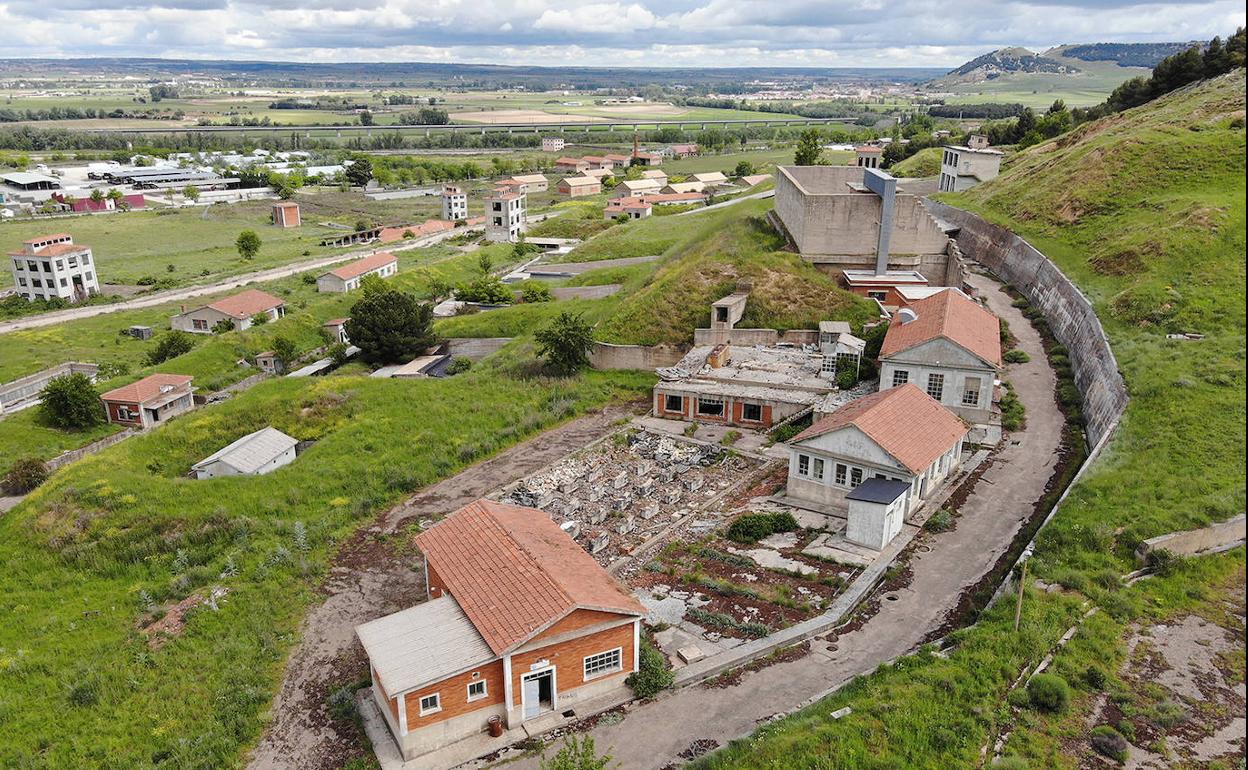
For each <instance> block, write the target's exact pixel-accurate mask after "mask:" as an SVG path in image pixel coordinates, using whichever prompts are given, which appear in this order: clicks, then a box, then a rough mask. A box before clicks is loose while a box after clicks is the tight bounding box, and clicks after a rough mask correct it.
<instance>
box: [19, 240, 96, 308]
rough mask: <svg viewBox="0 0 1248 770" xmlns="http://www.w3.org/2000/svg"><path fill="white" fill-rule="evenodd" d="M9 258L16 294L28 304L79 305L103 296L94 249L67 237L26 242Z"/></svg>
mask: <svg viewBox="0 0 1248 770" xmlns="http://www.w3.org/2000/svg"><path fill="white" fill-rule="evenodd" d="M9 258H10V259H11V260H12V262H11V266H10V269H11V270H12V272H13V283H14V284H15V286H16V288H17V293H18V294H20V295H21V296H23V297H25V298H26V299H28V300H32V301H33V300H36V299H53V298H57V299H62V300H65V301H67V302H79V301H81V300H84V299H86V298H87V297H89V296H91V295H92V294H99V293H100V281H99V278H98V277H97V276H96V274H95V265H94V264H93V261H94V259H93V257H92V255H91V247H90V246H83V245H81V244H75V243H74V239H73V238H72V237H71V236H70V235H69V234H68V233H57V234H55V235H44V236H41V237H39V238H31V239H30V240H28V241H23V242H22V250H21V251H11V252H9Z"/></svg>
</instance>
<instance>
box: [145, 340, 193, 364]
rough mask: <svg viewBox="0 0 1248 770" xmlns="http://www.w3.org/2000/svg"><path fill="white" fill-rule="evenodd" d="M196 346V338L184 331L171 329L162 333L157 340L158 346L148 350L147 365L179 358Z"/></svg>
mask: <svg viewBox="0 0 1248 770" xmlns="http://www.w3.org/2000/svg"><path fill="white" fill-rule="evenodd" d="M193 347H195V338H194V337H192V336H191V335H190V334H187V333H186V332H182V331H171V332H168V333H166V334H162V335H161V336H160V337H159V338H158V339H157V340H156V347H154V348H152V349H151V350H149V351H148V352H147V365H148V366H155V365H156V364H160V363H164V362H165V361H168V360H169V359H171V358H177V357H178V356H180V355H182V354H183V353H186V352H189V351H190V349H191V348H193Z"/></svg>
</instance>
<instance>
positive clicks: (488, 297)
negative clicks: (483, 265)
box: [455, 273, 512, 305]
mask: <svg viewBox="0 0 1248 770" xmlns="http://www.w3.org/2000/svg"><path fill="white" fill-rule="evenodd" d="M511 298H512V297H511V289H509V288H507V285H506V284H504V283H503V282H502V280H501V279H500V278H499V277H498V276H496V275H493V274H491V273H483V274H481V275H479V276H477V277H476V278H474V279H472V280H471V281H469V282H468V283H465V284H462V285H460V286H459V287H458V288H457V289H455V299H457V300H459V301H460V302H479V303H481V304H483V305H510V304H511Z"/></svg>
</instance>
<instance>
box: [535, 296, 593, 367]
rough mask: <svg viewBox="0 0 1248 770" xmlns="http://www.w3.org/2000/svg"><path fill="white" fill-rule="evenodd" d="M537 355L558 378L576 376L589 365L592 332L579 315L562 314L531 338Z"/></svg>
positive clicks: (587, 323)
mask: <svg viewBox="0 0 1248 770" xmlns="http://www.w3.org/2000/svg"><path fill="white" fill-rule="evenodd" d="M533 337H534V339H536V340H537V352H538V355H540V356H541V357H542V358H545V359H546V362H547V363H548V364H550V367H551V368H552V369H554V370H555V371H556V372H558V373H559V374H564V375H568V374H575V373H576V371H577V370H579V369H582V368H584V367H585V366H587V365H588V364H589V351H590V348H592V347H593V344H594V336H593V329H592V327H591V326H590V325H589V322H587V321H586V320H585V319H584V317H583V316H581V315H580V314H579V313H568V312H566V311H565V312H563V313H560V314H559V315H558V316H556V317H555V319H554V320H553V321H551V322H550V324H549V325H547V326H546V327H545V328H542V329H539V330H538V331H537V333H536V334H534V335H533Z"/></svg>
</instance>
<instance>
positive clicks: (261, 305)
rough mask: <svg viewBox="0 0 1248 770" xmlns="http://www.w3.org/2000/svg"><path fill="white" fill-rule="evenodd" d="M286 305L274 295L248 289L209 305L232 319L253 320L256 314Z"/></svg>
mask: <svg viewBox="0 0 1248 770" xmlns="http://www.w3.org/2000/svg"><path fill="white" fill-rule="evenodd" d="M285 304H286V302H285V301H284V300H280V299H278V298H277V297H274V296H273V295H272V294H269V293H267V292H263V291H260V290H259V289H248V290H246V291H240V292H239V293H238V294H235V295H233V296H230V297H226V298H225V299H219V300H217V301H216V302H211V303H209V304H208V307H210V308H212V309H213V310H215V311H217V312H218V313H225V314H226V315H228V316H230V317H231V318H238V319H243V318H251V317H252V316H253V315H255V314H256V313H263V312H264V311H266V310H272V309H273V308H275V307H281V306H282V305H285Z"/></svg>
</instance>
